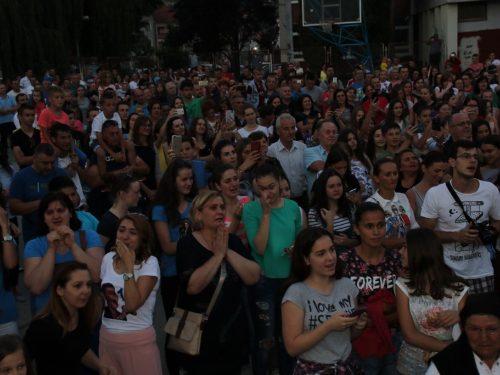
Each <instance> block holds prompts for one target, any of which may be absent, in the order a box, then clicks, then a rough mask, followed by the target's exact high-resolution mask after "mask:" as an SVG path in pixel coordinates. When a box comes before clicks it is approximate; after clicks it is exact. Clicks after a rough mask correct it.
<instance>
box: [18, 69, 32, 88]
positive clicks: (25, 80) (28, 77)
mask: <svg viewBox="0 0 500 375" xmlns="http://www.w3.org/2000/svg"><path fill="white" fill-rule="evenodd" d="M31 77H33V70H32V69H28V70H26V75H25V76H24V77H23V78H21V83H20V84H21V88H23V89H25V90H26V89H27V88H28V87H29V86H31Z"/></svg>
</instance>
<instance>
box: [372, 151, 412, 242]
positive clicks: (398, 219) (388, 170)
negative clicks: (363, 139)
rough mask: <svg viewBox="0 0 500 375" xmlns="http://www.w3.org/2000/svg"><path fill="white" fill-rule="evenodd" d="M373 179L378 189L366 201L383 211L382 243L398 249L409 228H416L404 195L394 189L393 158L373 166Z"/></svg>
mask: <svg viewBox="0 0 500 375" xmlns="http://www.w3.org/2000/svg"><path fill="white" fill-rule="evenodd" d="M373 179H374V181H375V183H377V185H378V186H379V189H378V190H377V192H376V193H375V194H373V196H371V197H370V198H368V199H367V200H366V201H367V202H373V203H377V204H378V205H379V206H380V207H381V208H382V209H383V210H384V212H385V216H386V232H385V237H386V238H385V239H384V241H383V244H384V246H385V247H387V248H388V249H398V248H400V247H401V246H402V245H403V244H404V243H405V237H406V233H407V232H408V231H409V230H410V228H418V224H417V221H416V220H415V216H414V215H413V210H412V209H411V206H410V203H409V202H408V198H406V195H404V194H401V193H397V192H396V191H395V189H396V186H397V184H398V167H397V166H396V163H395V162H394V161H393V160H390V159H382V160H379V161H378V162H377V163H375V165H374V167H373Z"/></svg>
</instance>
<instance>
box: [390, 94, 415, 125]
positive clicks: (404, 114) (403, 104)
mask: <svg viewBox="0 0 500 375" xmlns="http://www.w3.org/2000/svg"><path fill="white" fill-rule="evenodd" d="M398 103H401V105H402V106H403V112H402V113H401V116H400V117H401V119H402V120H403V121H404V119H405V118H406V116H408V115H409V114H410V113H409V111H408V106H407V105H406V104H405V103H404V102H403V101H402V100H401V99H392V100H391V101H390V102H389V109H388V110H387V115H386V116H385V121H384V123H385V124H391V123H393V122H396V121H395V120H394V107H395V105H396V104H398Z"/></svg>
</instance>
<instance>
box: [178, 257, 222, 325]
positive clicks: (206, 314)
mask: <svg viewBox="0 0 500 375" xmlns="http://www.w3.org/2000/svg"><path fill="white" fill-rule="evenodd" d="M226 276H227V271H226V260H225V259H223V260H222V263H221V264H220V276H219V282H218V283H217V287H216V288H215V291H214V294H213V296H212V299H211V300H210V303H209V304H208V308H207V310H206V311H205V316H206V318H205V319H207V318H208V317H209V315H210V312H211V311H212V309H213V307H214V305H215V301H216V300H217V297H218V296H219V293H220V291H221V289H222V284H224V280H225V279H226ZM180 288H181V287H179V290H178V291H177V297H176V298H175V307H177V306H178V302H179V295H180V294H181V293H180ZM175 307H174V309H175Z"/></svg>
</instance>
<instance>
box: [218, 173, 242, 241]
mask: <svg viewBox="0 0 500 375" xmlns="http://www.w3.org/2000/svg"><path fill="white" fill-rule="evenodd" d="M212 182H213V184H214V187H215V189H216V190H217V191H219V192H220V193H221V195H222V197H223V198H224V203H225V205H226V218H225V220H224V221H225V225H226V227H228V228H229V233H233V234H236V235H237V236H238V237H239V238H240V239H241V241H242V242H243V244H244V245H245V246H248V239H247V234H246V232H245V226H244V225H243V221H241V217H242V216H243V207H244V206H245V204H247V203H248V202H251V199H250V198H248V197H247V196H240V195H239V187H240V179H239V177H238V173H237V172H236V169H235V168H234V167H233V166H231V165H229V164H218V165H217V166H216V167H215V169H214V173H213V175H212Z"/></svg>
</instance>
